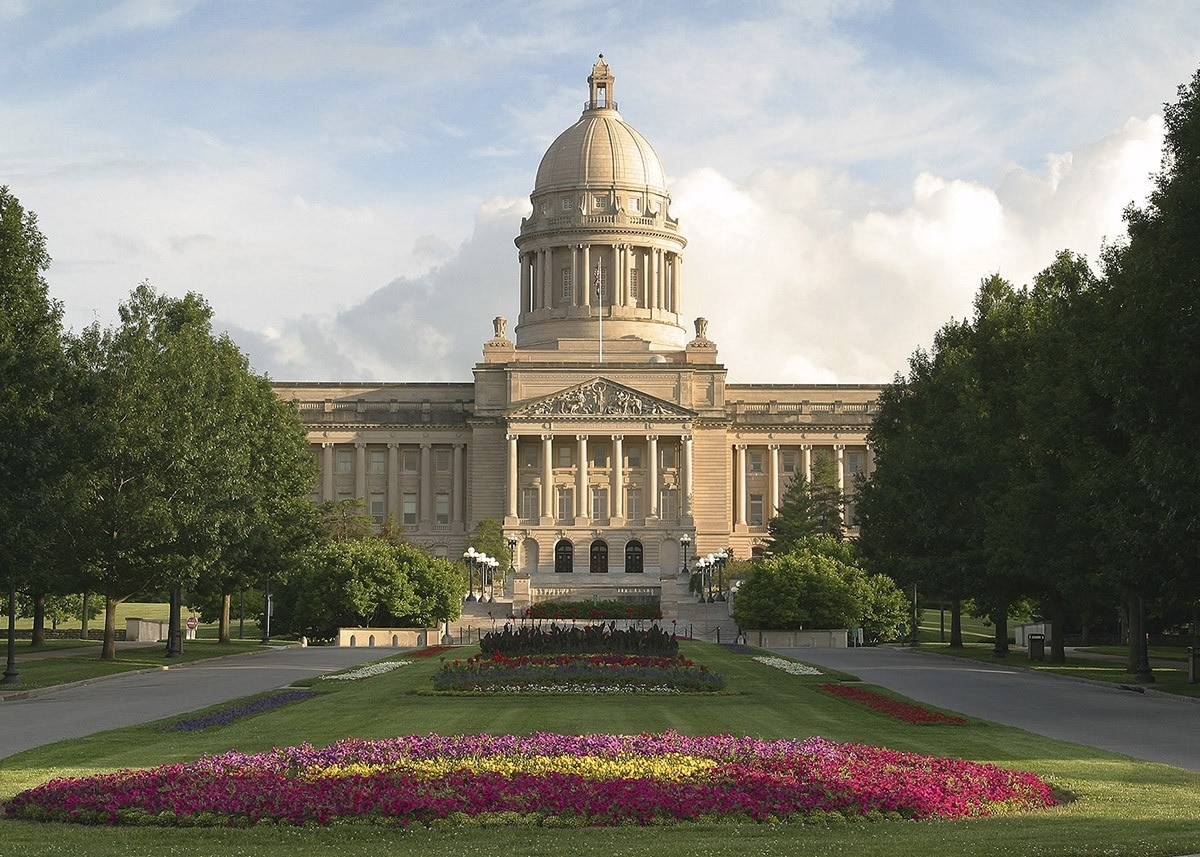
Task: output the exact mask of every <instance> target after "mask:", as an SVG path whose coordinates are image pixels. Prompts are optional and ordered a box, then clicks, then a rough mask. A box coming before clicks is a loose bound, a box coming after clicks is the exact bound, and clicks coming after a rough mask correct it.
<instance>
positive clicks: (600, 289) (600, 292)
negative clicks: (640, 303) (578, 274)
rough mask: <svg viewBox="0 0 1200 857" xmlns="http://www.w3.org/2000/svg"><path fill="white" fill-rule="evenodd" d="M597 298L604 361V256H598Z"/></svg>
mask: <svg viewBox="0 0 1200 857" xmlns="http://www.w3.org/2000/svg"><path fill="white" fill-rule="evenodd" d="M595 281H596V299H597V300H598V301H599V302H600V341H599V343H598V345H599V348H600V362H601V363H603V362H604V257H603V256H597V257H596V275H595Z"/></svg>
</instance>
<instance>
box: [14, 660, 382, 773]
mask: <svg viewBox="0 0 1200 857" xmlns="http://www.w3.org/2000/svg"><path fill="white" fill-rule="evenodd" d="M396 653H397V650H396V649H379V648H354V649H351V648H345V649H341V648H334V647H331V646H310V647H306V648H301V647H299V646H292V647H288V648H276V649H264V650H262V651H261V652H252V653H249V654H243V655H233V656H230V657H225V658H214V659H211V660H204V661H196V662H194V663H190V664H180V665H178V666H172V667H171V668H170V669H165V670H157V671H153V672H138V673H125V674H122V675H117V676H113V677H110V678H104V679H99V680H96V681H92V682H88V683H87V684H83V685H78V686H73V687H62V688H54V689H48V690H46V691H43V692H36V693H33V694H31V695H30V696H29V698H26V699H20V698H16V699H14V698H12V696H11V695H10V696H9V697H8V698H7V699H5V700H4V701H3V702H0V759H3V758H4V757H6V756H11V755H12V754H13V753H19V752H21V751H22V750H29V749H31V748H33V747H40V746H42V745H43V744H52V743H54V742H55V741H63V740H66V739H68V738H81V737H83V736H84V735H91V734H93V733H96V732H104V731H107V730H109V729H117V728H120V727H124V726H132V725H134V724H137V723H146V722H148V721H150V720H158V719H159V718H162V717H173V716H176V715H179V714H185V713H187V712H189V711H196V710H197V709H200V708H207V707H208V706H210V705H215V704H217V703H220V702H227V701H229V700H233V699H239V698H241V697H243V696H251V695H253V694H256V693H263V692H264V691H268V690H274V689H275V688H280V687H287V686H288V685H290V684H291V683H292V682H293V681H296V680H297V679H301V678H309V677H312V676H318V675H321V674H322V673H328V672H335V671H337V670H341V669H345V668H347V667H353V666H357V665H359V664H363V663H367V662H370V661H377V660H381V659H383V658H386V657H388V656H390V655H394V654H396ZM3 690H4V691H6V693H10V694H11V693H12V691H11V690H9V689H8V688H3Z"/></svg>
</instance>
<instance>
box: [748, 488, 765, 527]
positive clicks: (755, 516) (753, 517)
mask: <svg viewBox="0 0 1200 857" xmlns="http://www.w3.org/2000/svg"><path fill="white" fill-rule="evenodd" d="M763 523H764V521H763V495H762V494H751V495H750V525H751V526H755V527H761V526H762V525H763Z"/></svg>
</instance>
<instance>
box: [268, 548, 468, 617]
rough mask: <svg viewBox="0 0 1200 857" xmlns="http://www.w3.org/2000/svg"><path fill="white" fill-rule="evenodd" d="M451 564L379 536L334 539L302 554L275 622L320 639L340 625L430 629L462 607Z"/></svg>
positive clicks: (460, 586) (284, 590)
mask: <svg viewBox="0 0 1200 857" xmlns="http://www.w3.org/2000/svg"><path fill="white" fill-rule="evenodd" d="M465 593H466V586H465V584H464V583H463V582H462V579H461V578H460V577H459V576H458V574H457V572H456V570H455V569H454V566H453V564H452V563H450V562H449V561H448V560H444V559H439V558H437V557H434V556H433V555H431V554H430V553H429V552H428V551H426V550H425V549H424V548H421V547H418V546H417V545H412V544H403V543H401V544H395V543H392V542H389V541H387V540H386V539H382V538H378V537H373V536H372V537H368V538H356V539H343V540H341V541H329V542H325V543H323V544H320V545H316V546H314V547H312V548H310V549H309V550H308V551H306V552H305V553H304V555H303V556H302V558H301V562H300V564H299V567H298V568H297V570H296V571H295V572H294V573H293V574H292V575H291V577H290V578H289V580H288V582H287V583H286V584H285V585H284V586H283V587H281V589H280V591H279V592H278V600H277V605H278V612H277V622H278V623H279V625H280V626H281V627H283V628H286V629H287V630H289V631H292V632H294V633H297V634H305V635H307V636H310V637H313V638H316V639H330V638H332V637H334V636H335V635H336V634H337V629H338V628H340V627H395V626H400V625H406V626H417V627H428V626H430V625H433V624H434V623H436V622H438V621H440V620H441V619H445V618H451V619H452V618H455V617H456V616H458V614H459V612H460V611H461V605H462V597H463V595H464V594H465Z"/></svg>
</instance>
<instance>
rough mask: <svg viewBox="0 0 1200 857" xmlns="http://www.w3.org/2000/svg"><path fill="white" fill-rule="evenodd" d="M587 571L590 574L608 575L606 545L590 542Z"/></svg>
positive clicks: (604, 543) (599, 542)
mask: <svg viewBox="0 0 1200 857" xmlns="http://www.w3.org/2000/svg"><path fill="white" fill-rule="evenodd" d="M589 570H590V571H591V572H592V574H608V543H607V542H601V541H595V542H592V555H591V564H590V568H589Z"/></svg>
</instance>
